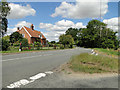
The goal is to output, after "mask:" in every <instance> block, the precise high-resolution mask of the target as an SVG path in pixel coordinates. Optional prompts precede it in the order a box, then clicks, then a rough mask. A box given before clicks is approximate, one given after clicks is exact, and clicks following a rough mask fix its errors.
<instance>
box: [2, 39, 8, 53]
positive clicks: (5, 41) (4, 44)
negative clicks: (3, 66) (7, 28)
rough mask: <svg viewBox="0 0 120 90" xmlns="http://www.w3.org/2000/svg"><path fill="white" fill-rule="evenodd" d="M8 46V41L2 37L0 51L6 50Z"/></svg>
mask: <svg viewBox="0 0 120 90" xmlns="http://www.w3.org/2000/svg"><path fill="white" fill-rule="evenodd" d="M8 47H9V42H8V41H7V40H5V39H2V51H6V50H7V49H8Z"/></svg>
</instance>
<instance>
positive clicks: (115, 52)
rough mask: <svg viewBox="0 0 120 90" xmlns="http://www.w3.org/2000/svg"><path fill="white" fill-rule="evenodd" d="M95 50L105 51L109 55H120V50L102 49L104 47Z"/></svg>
mask: <svg viewBox="0 0 120 90" xmlns="http://www.w3.org/2000/svg"><path fill="white" fill-rule="evenodd" d="M95 50H97V51H99V52H102V53H105V54H107V55H120V52H119V50H113V49H102V48H95Z"/></svg>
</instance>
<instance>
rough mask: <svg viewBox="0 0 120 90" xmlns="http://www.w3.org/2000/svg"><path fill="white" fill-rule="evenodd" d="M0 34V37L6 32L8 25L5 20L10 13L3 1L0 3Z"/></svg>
mask: <svg viewBox="0 0 120 90" xmlns="http://www.w3.org/2000/svg"><path fill="white" fill-rule="evenodd" d="M0 8H1V9H0V12H1V13H0V17H1V18H0V19H2V20H0V27H1V28H0V33H1V34H2V37H3V36H4V34H5V33H6V32H7V24H8V20H7V18H6V17H7V15H8V14H9V13H10V7H9V6H8V3H7V2H5V0H4V1H3V0H2V1H1V2H0Z"/></svg>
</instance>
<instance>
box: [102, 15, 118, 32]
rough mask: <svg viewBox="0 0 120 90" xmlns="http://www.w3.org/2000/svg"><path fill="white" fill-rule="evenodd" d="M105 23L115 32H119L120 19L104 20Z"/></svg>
mask: <svg viewBox="0 0 120 90" xmlns="http://www.w3.org/2000/svg"><path fill="white" fill-rule="evenodd" d="M103 22H104V23H106V24H107V27H108V28H111V29H113V31H118V17H115V18H111V19H104V20H103Z"/></svg>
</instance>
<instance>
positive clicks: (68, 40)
mask: <svg viewBox="0 0 120 90" xmlns="http://www.w3.org/2000/svg"><path fill="white" fill-rule="evenodd" d="M59 42H60V43H61V44H63V45H64V48H65V47H66V45H73V44H74V39H73V37H72V36H71V35H65V34H63V35H60V37H59Z"/></svg>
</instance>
